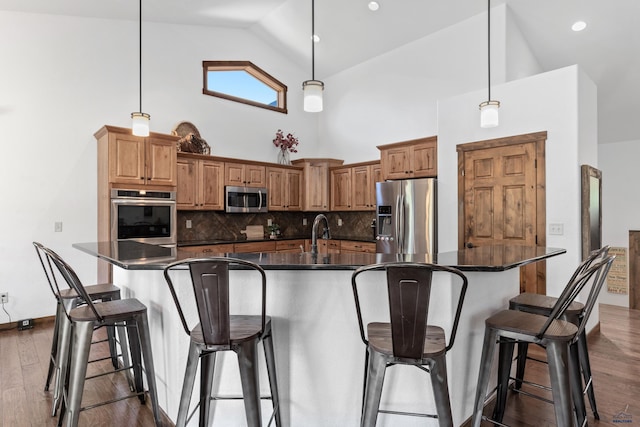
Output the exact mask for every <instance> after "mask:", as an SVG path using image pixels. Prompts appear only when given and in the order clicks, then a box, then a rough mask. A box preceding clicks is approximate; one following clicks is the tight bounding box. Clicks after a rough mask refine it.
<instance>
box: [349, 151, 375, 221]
mask: <svg viewBox="0 0 640 427" xmlns="http://www.w3.org/2000/svg"><path fill="white" fill-rule="evenodd" d="M380 181H382V167H381V165H380V162H378V161H375V162H368V163H362V164H356V165H351V210H354V211H375V210H376V182H380Z"/></svg>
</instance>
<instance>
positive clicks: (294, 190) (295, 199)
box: [267, 167, 302, 211]
mask: <svg viewBox="0 0 640 427" xmlns="http://www.w3.org/2000/svg"><path fill="white" fill-rule="evenodd" d="M301 189H302V170H301V169H297V168H296V169H294V168H285V167H267V190H268V192H269V196H268V197H269V203H268V208H269V210H270V211H299V210H302V193H301Z"/></svg>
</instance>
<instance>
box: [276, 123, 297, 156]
mask: <svg viewBox="0 0 640 427" xmlns="http://www.w3.org/2000/svg"><path fill="white" fill-rule="evenodd" d="M298 144H299V142H298V138H296V137H295V136H293V134H291V133H288V134H287V135H286V136H285V135H284V133H282V130H281V129H278V131H277V132H276V137H275V138H274V139H273V145H275V146H276V147H278V148H279V149H280V150H282V151H290V152H292V153H297V152H298V150H297V149H296V146H297V145H298Z"/></svg>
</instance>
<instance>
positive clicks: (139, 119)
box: [131, 113, 151, 136]
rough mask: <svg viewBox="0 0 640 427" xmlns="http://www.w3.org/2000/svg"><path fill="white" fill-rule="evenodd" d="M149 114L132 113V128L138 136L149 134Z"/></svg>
mask: <svg viewBox="0 0 640 427" xmlns="http://www.w3.org/2000/svg"><path fill="white" fill-rule="evenodd" d="M150 118H151V116H149V115H148V114H147V113H131V128H132V130H133V134H134V135H136V136H149V119H150Z"/></svg>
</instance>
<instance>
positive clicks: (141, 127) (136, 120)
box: [131, 0, 151, 136]
mask: <svg viewBox="0 0 640 427" xmlns="http://www.w3.org/2000/svg"><path fill="white" fill-rule="evenodd" d="M139 10H140V17H139V23H138V24H139V25H138V42H139V44H138V48H139V50H138V55H139V56H138V59H139V65H140V67H139V70H140V74H139V83H140V86H139V87H140V92H139V100H140V110H138V112H134V113H131V122H132V123H131V129H132V133H133V134H134V135H136V136H149V121H150V120H151V116H150V115H149V114H147V113H143V112H142V0H140V1H139Z"/></svg>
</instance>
